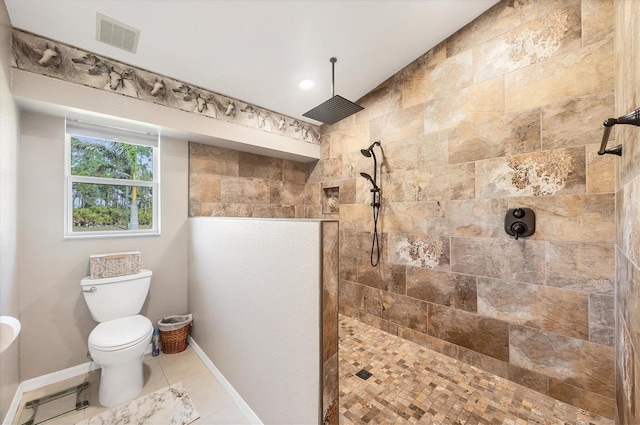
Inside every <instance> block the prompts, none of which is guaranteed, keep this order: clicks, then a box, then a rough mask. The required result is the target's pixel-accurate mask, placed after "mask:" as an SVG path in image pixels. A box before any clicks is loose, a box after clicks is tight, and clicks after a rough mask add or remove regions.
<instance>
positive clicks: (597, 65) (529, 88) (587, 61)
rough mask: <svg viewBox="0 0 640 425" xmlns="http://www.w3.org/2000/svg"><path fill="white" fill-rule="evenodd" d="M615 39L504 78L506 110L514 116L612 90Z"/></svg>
mask: <svg viewBox="0 0 640 425" xmlns="http://www.w3.org/2000/svg"><path fill="white" fill-rule="evenodd" d="M613 81H614V79H613V38H606V39H603V40H601V41H597V42H594V43H592V44H589V45H587V46H584V47H581V48H579V49H575V50H572V51H570V52H567V53H565V54H562V55H558V56H554V57H552V58H549V59H548V60H546V61H544V62H540V63H536V64H534V65H531V66H528V67H526V68H522V69H519V70H516V71H514V72H511V73H508V74H506V75H505V109H506V111H508V112H515V111H519V110H523V109H531V108H535V107H538V106H541V105H546V104H549V103H554V102H560V101H564V100H567V99H571V98H574V97H578V96H583V95H586V94H589V93H595V92H599V91H603V90H609V89H611V88H612V86H613Z"/></svg>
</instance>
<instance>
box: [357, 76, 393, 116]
mask: <svg viewBox="0 0 640 425" xmlns="http://www.w3.org/2000/svg"><path fill="white" fill-rule="evenodd" d="M400 83H401V82H400V81H399V79H398V78H396V77H395V76H393V77H391V78H389V79H388V80H387V81H384V82H383V83H382V84H380V85H379V86H378V87H376V88H375V89H373V90H371V91H370V92H369V93H367V94H366V95H365V96H364V97H362V98H361V99H359V100H358V102H357V103H358V104H359V105H361V106H363V107H364V110H362V111H360V112H358V113H357V114H356V115H355V122H356V123H357V124H362V123H368V122H369V121H371V120H373V119H375V118H377V117H380V116H382V115H385V114H388V113H389V112H393V111H397V110H398V109H400V108H401V102H402V86H401V84H400Z"/></svg>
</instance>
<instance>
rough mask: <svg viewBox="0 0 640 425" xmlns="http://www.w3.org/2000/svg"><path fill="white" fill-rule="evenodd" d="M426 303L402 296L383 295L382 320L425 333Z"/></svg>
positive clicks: (386, 293)
mask: <svg viewBox="0 0 640 425" xmlns="http://www.w3.org/2000/svg"><path fill="white" fill-rule="evenodd" d="M427 310H428V309H427V303H426V302H424V301H420V300H416V299H414V298H410V297H407V296H404V295H398V294H392V293H388V292H385V293H383V304H382V314H383V316H382V317H383V318H384V319H386V320H389V322H391V323H395V324H398V325H400V326H404V327H406V328H410V329H413V330H416V331H418V332H422V333H425V334H426V333H427Z"/></svg>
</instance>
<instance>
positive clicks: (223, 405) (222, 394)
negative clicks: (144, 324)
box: [15, 347, 250, 425]
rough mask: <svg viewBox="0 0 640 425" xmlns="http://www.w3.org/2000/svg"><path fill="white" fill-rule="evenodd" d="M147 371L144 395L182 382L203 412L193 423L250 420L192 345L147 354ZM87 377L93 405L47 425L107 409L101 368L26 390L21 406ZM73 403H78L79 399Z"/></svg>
mask: <svg viewBox="0 0 640 425" xmlns="http://www.w3.org/2000/svg"><path fill="white" fill-rule="evenodd" d="M144 374H145V375H144V376H145V385H144V388H143V389H142V393H141V394H140V395H145V394H149V393H152V392H154V391H157V390H159V389H161V388H164V387H168V386H169V385H172V384H175V383H176V382H182V384H183V385H184V386H185V388H186V389H187V392H188V393H189V396H190V397H191V400H192V401H193V403H194V405H195V406H196V409H197V410H198V413H200V419H198V420H196V421H195V422H192V423H193V424H194V425H204V424H207V425H208V424H249V423H250V421H249V419H247V418H246V417H245V416H244V414H243V413H242V411H241V410H240V408H239V407H238V406H237V405H236V403H235V402H234V401H233V399H232V398H231V396H230V395H229V394H228V393H227V392H226V391H225V389H224V388H223V387H222V386H221V385H220V383H219V382H218V381H217V380H216V378H215V377H214V376H213V375H212V374H211V372H209V369H207V367H206V366H205V364H204V363H202V361H201V360H200V358H199V357H198V355H197V354H196V353H195V351H193V350H192V349H191V347H187V349H186V350H185V351H183V352H182V353H177V354H162V353H161V354H160V356H158V357H152V356H151V354H147V355H146V356H145V357H144ZM85 380H88V381H89V389H88V392H89V393H88V394H89V397H88V398H89V407H87V408H86V409H84V410H79V411H73V412H71V413H68V414H65V415H62V416H59V417H57V418H55V419H52V420H49V421H46V422H44V425H71V424H75V423H76V422H79V421H81V420H83V419H88V418H90V417H92V416H95V415H97V414H99V413H101V412H103V411H105V410H107V408H106V407H102V406H100V404H99V403H98V387H99V384H100V370H96V371H93V372H90V373H88V374H87V375H83V376H78V377H75V378H71V379H69V380H66V381H63V382H60V383H57V384H55V385H52V386H49V387H45V388H42V389H38V390H34V391H31V392H28V393H25V394H24V396H23V397H22V401H21V407H22V406H24V403H26V402H27V401H29V400H33V399H35V398H39V397H42V396H43V395H46V394H52V393H55V392H57V391H60V390H63V389H66V388H68V387H72V386H74V385H79V384H81V383H82V382H84V381H85ZM74 397H75V396H74ZM73 402H74V403H75V398H74V399H73ZM52 403H54V402H52ZM52 407H53V405H51V406H47V405H46V404H44V405H43V408H52ZM18 418H20V414H19V413H18V415H16V420H15V423H16V424H18V423H19V422H18ZM27 418H28V416H27Z"/></svg>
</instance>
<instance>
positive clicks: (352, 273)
mask: <svg viewBox="0 0 640 425" xmlns="http://www.w3.org/2000/svg"><path fill="white" fill-rule="evenodd" d="M340 279H343V280H349V281H351V282H357V281H358V259H357V258H354V257H346V256H343V255H341V256H340Z"/></svg>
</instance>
